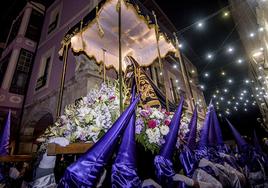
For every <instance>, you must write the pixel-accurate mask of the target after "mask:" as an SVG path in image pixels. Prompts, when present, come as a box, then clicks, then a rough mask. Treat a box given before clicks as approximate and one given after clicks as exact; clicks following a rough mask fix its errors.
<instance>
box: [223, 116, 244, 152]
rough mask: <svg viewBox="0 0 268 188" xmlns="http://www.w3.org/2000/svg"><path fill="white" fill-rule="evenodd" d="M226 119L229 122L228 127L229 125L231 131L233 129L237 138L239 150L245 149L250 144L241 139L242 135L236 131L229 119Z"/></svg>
mask: <svg viewBox="0 0 268 188" xmlns="http://www.w3.org/2000/svg"><path fill="white" fill-rule="evenodd" d="M225 119H226V121H227V123H228V125H229V127H230V129H231V131H232V134H233V136H234V137H235V140H236V143H237V145H238V147H239V149H242V148H244V147H245V146H247V145H248V144H247V142H246V141H245V139H243V138H242V137H241V135H240V134H239V132H238V131H237V130H236V128H234V126H233V125H232V124H231V122H230V121H229V120H228V119H227V118H225Z"/></svg>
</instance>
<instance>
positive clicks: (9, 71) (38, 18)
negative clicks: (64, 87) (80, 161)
mask: <svg viewBox="0 0 268 188" xmlns="http://www.w3.org/2000/svg"><path fill="white" fill-rule="evenodd" d="M44 11H45V8H44V6H42V5H41V4H38V3H32V2H28V3H27V4H26V6H25V7H24V8H23V10H22V11H21V12H20V14H19V15H18V16H17V18H16V19H15V20H14V21H13V23H12V26H11V29H10V32H9V35H8V38H7V40H6V43H5V45H4V48H3V51H2V56H1V60H0V86H1V87H0V124H1V125H2V123H3V121H4V119H5V117H6V114H7V112H8V110H9V109H10V110H11V111H12V135H11V138H13V139H14V138H15V137H17V135H18V133H19V132H18V131H19V129H20V127H19V124H20V119H21V112H22V108H23V104H24V99H25V95H26V91H27V87H28V82H29V79H30V76H31V70H32V67H33V64H34V56H35V53H36V49H37V44H38V41H39V38H40V33H41V30H42V25H43V18H44Z"/></svg>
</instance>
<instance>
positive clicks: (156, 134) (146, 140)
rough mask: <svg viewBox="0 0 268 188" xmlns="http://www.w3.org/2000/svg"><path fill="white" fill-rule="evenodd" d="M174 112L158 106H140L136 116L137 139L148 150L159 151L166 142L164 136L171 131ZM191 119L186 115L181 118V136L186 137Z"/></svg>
mask: <svg viewBox="0 0 268 188" xmlns="http://www.w3.org/2000/svg"><path fill="white" fill-rule="evenodd" d="M172 117H173V113H172V112H167V111H166V110H164V109H157V108H145V109H142V108H138V110H137V118H136V139H137V141H138V142H139V143H141V144H142V145H143V146H144V147H145V149H146V150H150V151H152V153H156V152H158V150H159V149H160V146H161V145H162V144H164V143H165V139H164V137H165V136H166V135H167V134H168V133H169V125H170V122H171V119H172ZM188 123H189V120H188V119H187V118H186V116H185V115H183V116H182V118H181V125H180V131H179V138H184V136H185V135H186V133H187V132H188ZM179 138H178V143H179Z"/></svg>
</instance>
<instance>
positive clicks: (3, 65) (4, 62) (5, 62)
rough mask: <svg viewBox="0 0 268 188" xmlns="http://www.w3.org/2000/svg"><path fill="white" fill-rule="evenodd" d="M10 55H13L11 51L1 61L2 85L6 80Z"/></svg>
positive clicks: (0, 77) (0, 74)
mask: <svg viewBox="0 0 268 188" xmlns="http://www.w3.org/2000/svg"><path fill="white" fill-rule="evenodd" d="M10 56H11V53H9V54H8V55H7V56H6V57H4V58H3V59H2V60H1V61H0V86H1V85H2V82H3V80H4V77H5V73H6V70H7V66H8V63H9V59H10Z"/></svg>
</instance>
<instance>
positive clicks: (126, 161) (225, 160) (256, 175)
mask: <svg viewBox="0 0 268 188" xmlns="http://www.w3.org/2000/svg"><path fill="white" fill-rule="evenodd" d="M132 96H135V89H133V90H132ZM139 100H140V99H139V96H137V97H136V98H134V97H132V102H131V104H130V105H129V107H128V108H127V109H126V110H125V111H124V112H123V113H122V114H121V116H120V117H119V118H118V119H117V120H116V122H115V123H114V125H113V126H112V127H111V128H110V129H109V130H108V131H107V132H106V134H105V135H104V136H103V137H102V138H101V139H100V140H99V141H98V142H96V143H95V144H94V146H93V147H92V148H90V149H89V150H88V151H87V152H86V153H85V154H83V155H82V156H80V157H79V158H78V159H77V160H76V161H75V162H73V163H72V164H71V165H69V166H68V167H67V168H66V170H65V172H64V174H63V175H62V176H61V177H60V178H59V181H56V180H55V175H54V171H55V169H56V168H55V164H56V162H55V161H56V157H55V156H48V155H47V153H46V152H45V153H44V154H43V155H42V156H41V158H40V159H39V160H38V161H37V165H36V166H35V167H34V170H32V169H33V168H30V165H29V164H27V163H18V164H7V163H5V164H3V163H2V164H1V166H0V170H1V171H0V183H1V184H0V187H35V188H39V187H65V188H67V187H69V188H72V187H108V186H109V187H200V188H222V187H232V188H240V187H250V188H251V187H252V188H253V187H254V188H255V187H256V188H261V187H268V178H267V173H268V158H267V155H266V154H265V153H264V152H263V150H262V148H261V147H260V144H259V143H258V139H257V135H256V133H255V132H254V136H253V139H252V140H253V143H252V144H250V143H247V142H246V140H245V139H244V138H243V137H242V136H241V135H240V134H239V132H238V131H237V130H236V129H235V128H234V126H233V125H232V124H231V123H230V122H229V121H228V120H227V119H226V121H227V123H228V125H229V128H230V131H231V132H232V134H233V136H234V139H235V141H236V145H237V147H236V149H234V150H233V149H231V148H230V147H229V146H228V145H226V144H225V143H224V142H223V138H222V133H221V128H220V125H219V121H218V119H217V114H216V111H215V109H214V107H213V105H212V104H210V105H209V107H208V111H207V114H206V118H205V121H204V125H203V128H202V131H201V133H200V139H199V141H197V118H198V115H197V110H196V109H195V110H194V113H193V116H192V118H191V121H190V124H189V129H190V131H189V133H188V135H187V137H186V139H185V140H184V141H183V142H181V144H180V147H179V149H178V148H177V147H176V143H177V139H178V132H179V129H180V119H181V114H182V111H183V103H184V99H183V98H182V99H181V101H180V104H179V106H178V108H177V110H176V111H175V113H174V115H173V118H172V120H171V123H170V132H169V134H168V135H167V136H166V137H165V143H164V144H163V145H162V148H161V149H160V152H159V153H158V154H157V155H156V156H153V159H152V161H144V164H146V163H147V164H148V165H150V164H152V166H153V167H152V169H153V170H151V171H153V174H154V175H152V177H147V179H144V177H141V176H140V174H141V173H140V172H139V171H138V168H137V158H136V142H135V117H136V116H135V108H136V106H137V103H138V102H139ZM0 138H1V139H3V136H2V137H0ZM50 142H54V143H57V144H59V145H62V146H65V145H66V142H65V138H54V139H52V140H51V141H50ZM1 143H3V142H1ZM5 149H6V147H4V150H3V151H5ZM0 151H2V150H0ZM2 153H3V152H2ZM174 153H178V155H174ZM144 160H146V157H145V158H144ZM178 163H179V164H180V166H181V167H182V169H181V170H180V169H178V168H177V167H176V166H177V164H178ZM110 164H111V165H110ZM109 165H110V167H109ZM143 168H144V170H146V169H151V167H149V166H146V165H145V166H144V167H143ZM33 171H34V172H33ZM29 174H30V175H29Z"/></svg>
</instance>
